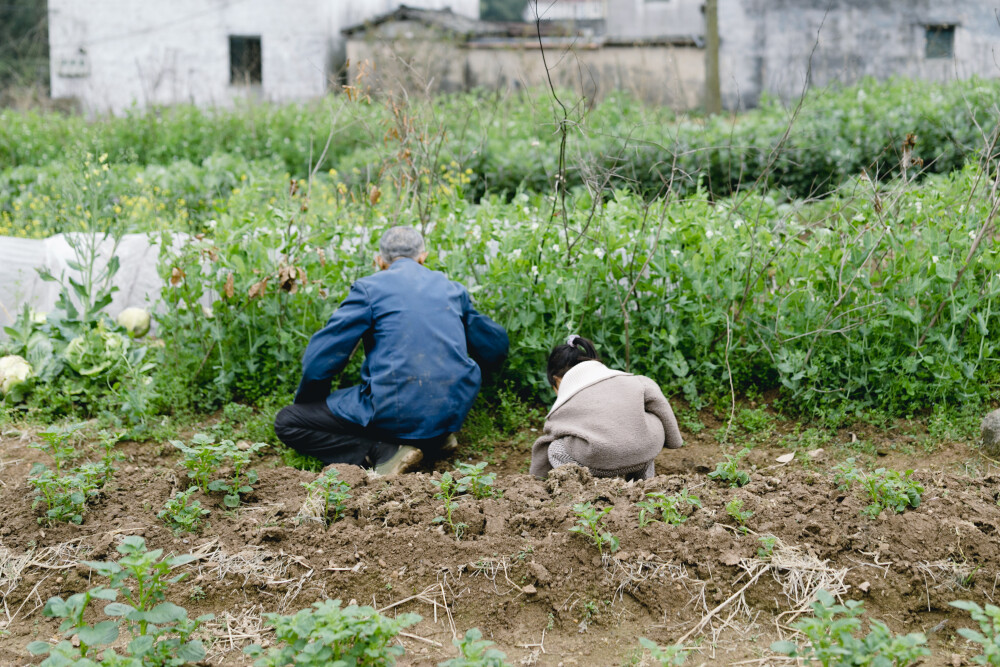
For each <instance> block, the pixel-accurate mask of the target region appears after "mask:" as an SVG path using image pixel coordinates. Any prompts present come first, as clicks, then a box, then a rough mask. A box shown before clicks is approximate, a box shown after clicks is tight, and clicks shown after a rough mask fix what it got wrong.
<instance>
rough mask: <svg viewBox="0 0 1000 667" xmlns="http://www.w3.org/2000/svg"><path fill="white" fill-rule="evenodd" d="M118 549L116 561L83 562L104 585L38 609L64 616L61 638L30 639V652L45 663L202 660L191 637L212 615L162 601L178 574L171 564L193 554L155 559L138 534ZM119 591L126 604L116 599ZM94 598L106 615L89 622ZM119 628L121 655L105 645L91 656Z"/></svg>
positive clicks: (146, 666) (49, 666)
mask: <svg viewBox="0 0 1000 667" xmlns="http://www.w3.org/2000/svg"><path fill="white" fill-rule="evenodd" d="M118 551H119V552H120V553H121V554H122V557H121V558H120V559H119V560H118V562H117V563H116V562H94V561H85V562H84V563H83V564H84V565H87V566H88V567H91V568H92V569H94V570H95V571H96V572H97V573H98V574H101V575H104V576H107V577H109V579H110V580H111V581H110V586H109V587H103V586H98V587H96V588H92V589H90V590H88V591H86V592H84V593H77V594H75V595H72V596H70V597H69V598H67V599H66V600H63V599H62V598H60V597H53V598H50V599H49V600H48V602H46V605H45V609H44V610H43V613H44V614H45V615H46V616H52V617H57V618H62V619H64V620H63V622H62V624H61V625H60V629H59V631H60V632H61V633H62V634H63V637H64V639H62V640H60V641H59V642H57V643H56V644H50V643H49V642H44V641H36V642H32V643H31V644H29V645H28V647H27V649H28V651H29V652H30V653H32V654H33V655H44V654H48V657H47V658H46V659H45V660H44V661H43V662H42V663H41V664H42V665H43V666H44V667H64V666H66V665H80V667H84V666H93V667H180V666H182V665H187V664H190V663H195V662H199V661H201V660H203V659H204V658H205V654H206V652H205V647H204V646H203V645H202V643H201V640H198V639H192V636H193V634H194V632H195V631H196V630H197V629H198V627H199V626H200V625H201V624H202V623H204V622H205V621H208V620H211V619H212V618H214V616H213V615H212V614H207V615H204V616H199V617H198V618H196V619H193V620H192V619H189V618H188V616H187V610H186V609H184V608H183V607H180V606H178V605H175V604H173V603H171V602H165V601H162V600H163V597H164V594H165V590H166V588H167V585H168V584H170V583H173V582H176V581H179V580H180V578H181V577H174V578H172V579H166V575H167V574H168V573H169V570H170V568H171V567H176V566H179V565H181V564H183V563H186V562H190V561H191V560H193V558H194V556H191V555H186V556H180V557H175V558H171V559H165V560H162V561H158V558H159V556H160V554H161V552H160V550H156V551H151V552H150V551H147V550H146V547H145V541H144V540H143V538H141V537H126V538H125V540H124V541H123V542H122V544H121V545H119V547H118ZM120 593H121V594H124V596H125V598H126V599H127V600H128V601H129V602H130V603H131V604H125V603H121V602H117V601H116V600H117V598H118V595H119V594H120ZM94 600H105V601H109V602H110V604H108V605H106V606H105V607H104V614H105V615H106V616H109V617H110V619H111V620H104V621H99V622H97V623H95V624H94V625H90V624H89V623H87V622H86V621H85V619H84V616H85V615H88V614H86V612H87V609H88V606H89V605H90V603H91V602H92V601H94ZM122 627H125V628H126V629H127V631H128V632H129V635H130V637H131V639H130V641H129V642H128V643H127V644H126V645H125V654H124V655H120V654H119V653H118V652H117V651H116V650H115V649H113V648H107V649H105V650H104V651H103V652H102V654H101V656H100V657H98V656H96V655H94V651H95V649H96V648H97V647H100V646H107V645H110V644H112V643H114V642H115V641H116V640H117V639H118V637H119V635H120V632H121V629H122Z"/></svg>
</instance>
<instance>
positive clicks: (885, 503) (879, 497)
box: [834, 458, 924, 519]
mask: <svg viewBox="0 0 1000 667" xmlns="http://www.w3.org/2000/svg"><path fill="white" fill-rule="evenodd" d="M835 470H836V473H835V474H834V483H836V484H837V485H838V488H840V489H841V490H845V491H846V490H848V489H849V488H850V487H851V485H852V484H855V483H858V484H860V485H861V488H863V489H864V490H865V493H867V494H868V499H869V500H870V501H871V503H870V504H869V505H868V506H867V507H865V508H864V509H863V510H861V511H862V513H863V514H865V515H866V516H868V517H869V518H871V519H874V518H876V517H878V516H879V515H880V514H882V511H883V510H890V511H892V512H895V513H896V514H901V513H902V512H903V511H905V510H906V508H908V507H910V508H917V507H919V506H920V501H921V494H922V493H923V492H924V487H923V486H922V485H921V484H920V483H919V482H917V481H916V480H915V479H912V475H913V471H912V470H907V471H905V472H903V473H900V472H899V471H897V470H888V469H886V468H878V469H877V470H875V471H874V472H871V473H867V472H863V471H861V470H859V469H858V468H857V467H855V465H854V459H853V458H851V459H847V461H845V462H844V463H842V464H840V465H839V466H837V467H836V468H835Z"/></svg>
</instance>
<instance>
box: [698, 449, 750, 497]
mask: <svg viewBox="0 0 1000 667" xmlns="http://www.w3.org/2000/svg"><path fill="white" fill-rule="evenodd" d="M749 453H750V450H749V449H747V448H746V447H744V448H743V449H741V450H740V451H739V452H737V453H736V454H734V455H732V454H726V460H725V461H720V462H719V463H717V464H715V470H713V471H712V472H710V473H708V476H709V477H710V478H711V479H714V480H715V481H717V482H724V483H726V484H728V485H729V486H731V487H737V486H746V485H747V484H749V483H750V474H749V473H747V472H746V471H745V470H740V469H739V463H740V459H742V458H743V457H744V456H746V455H747V454H749Z"/></svg>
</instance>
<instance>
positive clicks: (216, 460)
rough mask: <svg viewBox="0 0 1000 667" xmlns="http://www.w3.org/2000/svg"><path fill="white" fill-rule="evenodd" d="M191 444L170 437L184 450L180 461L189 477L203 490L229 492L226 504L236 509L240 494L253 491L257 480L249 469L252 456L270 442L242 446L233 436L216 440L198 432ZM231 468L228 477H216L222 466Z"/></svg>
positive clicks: (254, 473)
mask: <svg viewBox="0 0 1000 667" xmlns="http://www.w3.org/2000/svg"><path fill="white" fill-rule="evenodd" d="M191 442H192V445H193V446H191V447H188V446H187V445H185V444H184V443H183V442H181V441H179V440H171V441H170V444H171V445H173V446H174V447H176V448H177V449H179V450H180V451H181V453H183V454H184V458H183V460H181V465H182V466H184V467H185V468H187V471H188V477H190V478H191V479H192V480H194V483H195V484H196V485H197V486H198V488H199V489H201V490H202V492H203V493H208V492H209V491H223V492H224V493H225V494H226V495H225V497H224V498H223V503H224V504H225V506H226V507H229V508H231V509H235V508H237V507H239V506H240V495H241V494H245V493H250V492H251V491H253V485H254V484H256V483H257V472H256V471H255V470H248V469H247V468H248V466H249V465H250V456H251V455H252V454H255V453H256V452H257V451H259V450H260V449H261V448H263V447H266V446H267V443H263V442H258V443H254V444H252V445H250V446H249V447H247V448H245V449H243V448H240V447H239V446H238V445H236V444H235V443H234V442H233V441H232V440H223V441H222V442H220V443H219V444H215V440H214V439H213V438H212V437H211V436H208V435H205V434H204V433H197V434H195V435H194V437H192V438H191ZM226 465H228V466H230V467H231V468H232V473H231V476H230V477H229V478H228V479H215V477H216V476H217V475H218V471H219V468H221V467H223V466H226Z"/></svg>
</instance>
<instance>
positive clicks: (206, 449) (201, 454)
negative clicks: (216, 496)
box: [170, 433, 222, 493]
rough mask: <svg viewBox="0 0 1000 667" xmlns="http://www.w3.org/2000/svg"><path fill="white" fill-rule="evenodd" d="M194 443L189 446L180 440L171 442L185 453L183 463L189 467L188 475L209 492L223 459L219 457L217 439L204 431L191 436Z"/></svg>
mask: <svg viewBox="0 0 1000 667" xmlns="http://www.w3.org/2000/svg"><path fill="white" fill-rule="evenodd" d="M191 442H192V445H193V446H191V447H188V446H187V445H185V444H184V443H183V442H181V441H180V440H171V441H170V444H171V445H173V446H174V447H176V448H177V449H179V450H180V451H181V453H182V454H184V459H183V460H182V461H181V465H182V466H184V467H185V468H187V471H188V477H190V478H191V479H193V480H194V483H195V484H196V485H197V486H198V488H199V489H201V490H202V493H208V485H209V483H210V482H211V481H212V477H213V476H214V475H215V472H216V470H218V468H219V465H220V464H221V463H222V460H221V459H220V458H219V453H218V450H217V448H216V447H215V446H214V444H215V440H214V439H213V438H212V437H211V436H208V435H205V434H204V433H196V434H195V435H194V437H192V438H191Z"/></svg>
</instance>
